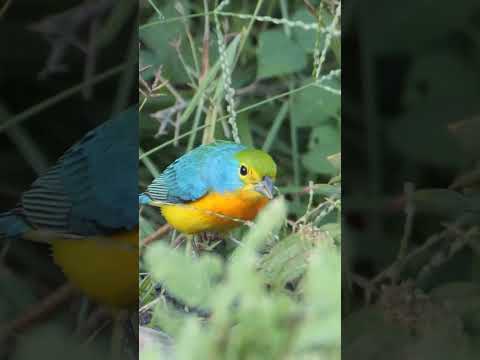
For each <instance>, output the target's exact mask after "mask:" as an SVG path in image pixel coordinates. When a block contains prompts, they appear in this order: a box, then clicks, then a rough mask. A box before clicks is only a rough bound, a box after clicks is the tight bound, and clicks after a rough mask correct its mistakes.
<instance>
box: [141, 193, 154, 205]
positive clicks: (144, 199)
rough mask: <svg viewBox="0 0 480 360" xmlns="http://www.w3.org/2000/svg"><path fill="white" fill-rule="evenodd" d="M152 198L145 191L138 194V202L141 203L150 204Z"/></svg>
mask: <svg viewBox="0 0 480 360" xmlns="http://www.w3.org/2000/svg"><path fill="white" fill-rule="evenodd" d="M151 202H152V199H151V198H150V196H148V195H147V194H145V193H142V194H140V195H138V204H139V205H150V203H151Z"/></svg>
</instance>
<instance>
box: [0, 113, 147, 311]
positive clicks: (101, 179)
mask: <svg viewBox="0 0 480 360" xmlns="http://www.w3.org/2000/svg"><path fill="white" fill-rule="evenodd" d="M137 117H138V116H137V109H136V108H130V109H129V110H127V111H125V112H123V113H121V114H120V115H118V116H116V117H114V118H112V119H110V120H108V121H107V122H105V123H103V124H102V125H100V126H98V127H97V128H95V129H94V130H92V131H90V132H89V133H87V134H86V135H85V136H84V137H83V138H82V139H81V140H80V141H79V142H78V143H76V144H75V145H74V146H72V147H71V148H70V149H69V150H67V152H66V153H65V154H64V155H63V156H62V157H61V158H60V159H59V160H58V162H57V163H56V164H55V165H54V166H53V167H52V168H51V169H50V170H49V171H47V173H46V174H45V175H43V176H41V177H40V178H38V179H37V180H36V181H35V182H34V183H33V184H32V186H31V189H29V190H28V191H26V192H24V193H23V194H22V196H21V199H20V201H19V203H18V205H17V207H16V208H15V209H13V210H11V211H9V212H7V213H3V214H0V241H1V240H5V239H20V238H23V239H28V240H32V241H41V242H47V243H49V244H51V246H52V253H53V259H54V261H55V263H56V264H58V265H59V266H60V267H61V268H62V270H63V272H64V273H65V276H66V277H67V279H68V280H69V281H70V282H71V283H72V284H73V285H74V286H76V287H77V288H79V289H80V290H81V291H83V293H85V294H86V295H87V297H89V298H90V299H92V300H95V301H97V302H98V303H101V304H104V305H107V306H109V307H111V308H114V309H121V308H125V307H130V306H134V305H136V304H137V302H138V205H137V203H136V201H137V195H138V192H137V168H138V158H137V154H138V121H137Z"/></svg>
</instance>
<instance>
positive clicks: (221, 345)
mask: <svg viewBox="0 0 480 360" xmlns="http://www.w3.org/2000/svg"><path fill="white" fill-rule="evenodd" d="M140 17H141V25H140V33H139V34H140V42H141V43H140V69H139V72H140V75H139V76H140V88H139V92H140V114H141V117H140V147H141V148H140V151H139V154H140V160H141V164H140V169H139V171H140V184H139V190H144V189H145V186H146V185H147V184H148V183H149V182H150V181H151V180H152V178H153V177H155V176H156V175H158V173H159V172H161V170H162V169H163V168H165V166H166V165H168V164H169V163H171V162H172V161H173V160H174V159H175V158H177V157H178V156H180V155H182V154H183V153H185V152H187V151H188V150H190V149H191V148H193V147H195V146H198V145H199V144H201V143H208V142H210V141H212V140H213V139H230V140H232V141H235V140H239V141H241V142H242V143H244V144H247V145H252V146H255V147H257V148H262V149H264V150H266V151H268V152H269V153H270V154H271V155H272V157H273V158H274V159H275V160H276V162H277V164H278V168H279V172H278V178H277V182H276V185H277V187H278V190H279V192H280V194H281V196H279V197H278V198H277V199H276V200H275V201H273V202H272V203H271V204H270V205H269V206H268V207H267V208H266V209H265V210H264V211H263V212H262V213H261V214H260V215H259V216H258V218H257V220H256V222H255V224H250V223H247V224H245V225H243V226H242V227H241V228H240V229H238V230H235V231H234V232H233V234H231V236H229V237H227V238H226V239H223V240H222V241H216V239H210V240H209V241H206V242H204V243H202V244H201V245H202V248H203V251H202V252H201V253H200V254H197V252H196V251H195V247H193V246H192V239H191V238H189V237H186V236H184V235H182V234H176V233H175V232H173V231H170V229H169V228H168V227H167V226H165V225H164V220H163V219H162V218H161V216H160V214H159V213H158V211H157V210H152V209H150V208H147V207H144V208H142V209H141V218H140V232H141V236H140V238H141V242H142V247H141V252H142V258H141V263H140V266H141V274H140V319H141V324H142V326H148V327H150V328H154V329H158V330H161V331H163V332H164V333H166V334H168V337H170V338H171V342H172V343H173V344H174V346H173V348H174V350H173V351H175V354H176V355H177V356H178V358H180V359H191V358H208V359H240V358H242V359H244V358H248V359H270V358H290V359H297V358H299V357H302V358H315V359H318V358H321V359H339V358H340V271H341V266H340V218H339V216H340V124H341V123H340V61H341V58H340V54H341V52H340V8H339V3H338V2H336V1H329V2H322V5H319V2H318V1H311V2H308V1H307V2H291V1H284V0H281V1H271V2H266V1H261V0H259V1H256V2H250V1H238V2H237V1H235V2H233V1H231V2H228V1H224V2H221V3H219V2H215V1H172V2H168V3H164V4H162V3H161V2H160V3H159V2H155V1H142V2H141V14H140ZM237 134H238V135H237ZM237 136H238V138H237ZM232 238H233V239H232ZM236 239H238V240H236ZM196 241H198V239H197V240H196ZM202 241H205V240H202ZM197 246H198V244H197ZM198 255H199V256H198ZM159 354H163V355H165V352H162V351H160V350H159V348H157V349H155V348H150V350H147V351H146V352H143V353H142V354H141V355H142V356H145V357H147V356H152V357H151V358H156V356H158V355H159Z"/></svg>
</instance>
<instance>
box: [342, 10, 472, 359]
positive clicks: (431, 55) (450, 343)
mask: <svg viewBox="0 0 480 360" xmlns="http://www.w3.org/2000/svg"><path fill="white" fill-rule="evenodd" d="M479 19H480V5H479V3H478V1H459V2H456V3H455V4H453V3H450V2H446V1H436V2H428V1H403V2H402V3H401V4H399V3H398V2H394V1H349V2H345V6H344V12H343V23H342V25H343V33H342V36H343V37H342V48H343V49H344V56H343V78H342V85H343V86H342V116H343V127H342V153H343V162H342V166H343V168H342V171H343V184H344V186H343V189H344V192H343V199H342V200H343V210H344V224H343V225H344V226H343V227H342V230H343V232H342V235H343V247H342V265H343V273H342V280H343V288H342V307H343V318H342V327H343V328H342V343H343V356H344V357H345V358H348V359H377V358H378V359H383V358H386V357H388V358H398V359H404V358H419V359H449V358H455V359H472V358H477V357H478V355H479V354H480V347H479V345H480V341H479V340H480V337H479V335H480V332H479V329H480V322H479V317H478V314H480V297H479V294H480V283H479V281H480V277H479V276H480V267H479V265H480V252H479V241H480V236H479V227H478V226H479V224H480V211H479V210H480V207H479V203H480V202H479V199H480V198H479V194H480V193H479V184H480V178H479V175H478V174H479V160H480V156H479V154H480V151H479V150H480V148H479V147H478V139H479V134H480V132H479V129H480V120H479V114H480V103H479V101H478V99H479V95H480V72H479V69H480V42H479V39H480V23H479Z"/></svg>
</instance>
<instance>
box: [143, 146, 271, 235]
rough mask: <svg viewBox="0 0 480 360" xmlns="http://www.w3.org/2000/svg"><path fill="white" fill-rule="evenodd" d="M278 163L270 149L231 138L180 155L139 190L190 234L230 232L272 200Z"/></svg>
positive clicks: (183, 231)
mask: <svg viewBox="0 0 480 360" xmlns="http://www.w3.org/2000/svg"><path fill="white" fill-rule="evenodd" d="M276 175H277V165H276V163H275V161H274V160H273V158H272V157H271V156H270V155H269V154H267V153H266V152H264V151H262V150H259V149H255V148H251V147H247V146H245V145H243V144H238V143H234V142H230V141H223V140H217V141H214V142H212V143H210V144H205V145H200V146H198V147H197V148H195V149H193V150H191V151H190V152H187V153H186V154H184V155H183V156H181V157H179V158H178V159H176V160H175V161H174V162H173V163H171V164H170V165H169V166H167V167H166V169H165V170H164V171H163V172H162V173H161V174H160V175H159V176H158V177H156V178H155V179H154V180H153V181H152V183H151V184H150V185H149V186H148V187H147V189H146V191H145V192H143V193H141V194H139V205H150V206H155V207H159V208H160V211H161V213H162V215H163V217H164V218H165V220H166V221H167V223H169V224H170V225H171V226H172V227H173V228H174V229H176V230H178V231H180V232H182V233H184V234H187V235H195V234H202V233H209V232H214V233H220V234H221V233H227V232H229V231H230V230H232V229H234V228H236V227H238V226H240V225H241V224H242V223H244V222H246V221H251V220H253V219H254V218H255V217H256V215H257V214H258V213H259V211H260V210H261V209H262V208H263V207H264V206H265V205H266V204H267V203H268V202H269V201H270V200H271V199H272V198H273V194H274V182H275V178H276Z"/></svg>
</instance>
